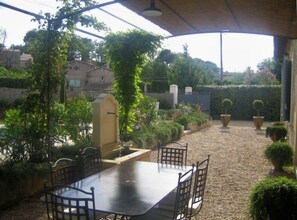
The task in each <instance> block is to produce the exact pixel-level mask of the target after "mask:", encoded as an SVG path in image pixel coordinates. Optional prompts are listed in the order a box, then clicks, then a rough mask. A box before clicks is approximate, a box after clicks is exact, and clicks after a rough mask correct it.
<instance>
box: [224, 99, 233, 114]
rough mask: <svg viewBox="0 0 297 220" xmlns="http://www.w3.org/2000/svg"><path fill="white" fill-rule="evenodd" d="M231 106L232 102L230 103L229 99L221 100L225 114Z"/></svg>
mask: <svg viewBox="0 0 297 220" xmlns="http://www.w3.org/2000/svg"><path fill="white" fill-rule="evenodd" d="M232 105H233V102H232V101H231V99H223V100H222V107H223V109H224V110H225V114H228V113H229V111H230V109H231V107H232Z"/></svg>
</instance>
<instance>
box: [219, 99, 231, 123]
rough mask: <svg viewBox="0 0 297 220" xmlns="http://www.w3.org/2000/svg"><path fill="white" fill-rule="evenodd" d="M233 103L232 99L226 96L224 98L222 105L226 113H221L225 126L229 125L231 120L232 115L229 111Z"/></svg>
mask: <svg viewBox="0 0 297 220" xmlns="http://www.w3.org/2000/svg"><path fill="white" fill-rule="evenodd" d="M232 105H233V102H232V101H231V99H227V98H226V99H223V100H222V107H223V110H224V114H221V122H222V124H223V127H227V126H228V124H229V122H230V118H231V115H230V113H229V112H230V109H231V107H232Z"/></svg>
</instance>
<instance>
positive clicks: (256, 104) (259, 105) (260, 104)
mask: <svg viewBox="0 0 297 220" xmlns="http://www.w3.org/2000/svg"><path fill="white" fill-rule="evenodd" d="M263 107H264V102H263V101H262V100H260V99H255V100H254V101H253V108H254V109H255V110H256V112H257V116H260V111H261V110H262V109H263Z"/></svg>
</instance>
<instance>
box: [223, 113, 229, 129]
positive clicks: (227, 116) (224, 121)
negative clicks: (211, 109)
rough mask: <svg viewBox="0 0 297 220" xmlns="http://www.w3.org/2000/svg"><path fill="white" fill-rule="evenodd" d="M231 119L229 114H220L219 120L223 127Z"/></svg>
mask: <svg viewBox="0 0 297 220" xmlns="http://www.w3.org/2000/svg"><path fill="white" fill-rule="evenodd" d="M230 119H231V115H226V114H221V122H222V124H223V127H227V126H228V124H229V122H230Z"/></svg>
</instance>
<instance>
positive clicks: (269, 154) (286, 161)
mask: <svg viewBox="0 0 297 220" xmlns="http://www.w3.org/2000/svg"><path fill="white" fill-rule="evenodd" d="M264 155H265V157H266V158H267V159H268V160H269V161H270V162H271V163H272V164H273V165H274V167H275V171H282V170H283V166H286V165H292V164H293V149H292V146H291V145H290V144H289V143H287V142H279V141H278V142H274V143H272V144H271V145H268V146H267V148H266V149H265V151H264Z"/></svg>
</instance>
